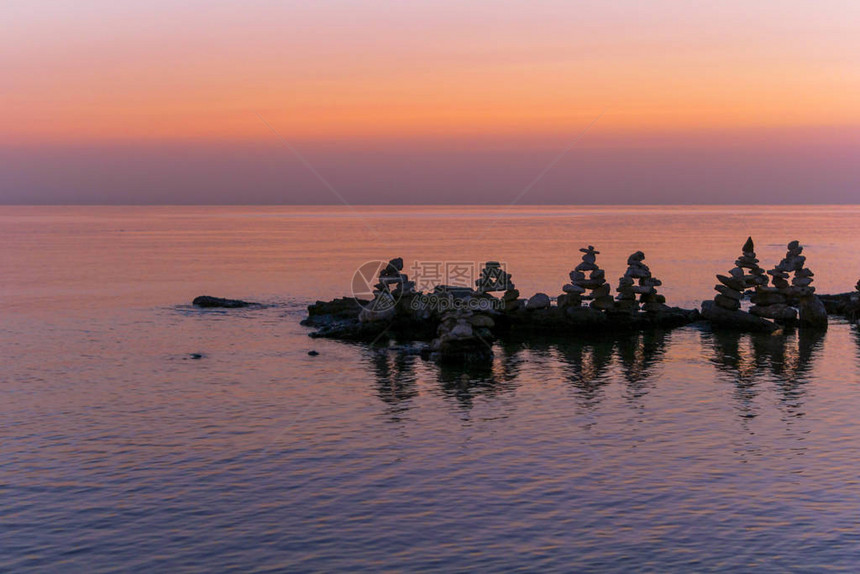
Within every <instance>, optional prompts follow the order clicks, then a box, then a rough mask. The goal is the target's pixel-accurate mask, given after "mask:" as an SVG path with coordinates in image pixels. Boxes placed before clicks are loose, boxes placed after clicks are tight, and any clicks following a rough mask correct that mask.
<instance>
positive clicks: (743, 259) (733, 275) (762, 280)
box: [714, 237, 767, 311]
mask: <svg viewBox="0 0 860 574" xmlns="http://www.w3.org/2000/svg"><path fill="white" fill-rule="evenodd" d="M741 251H742V252H743V254H742V255H741V256H740V257H739V258H738V259H737V260H736V261H735V267H734V268H733V269H732V270H731V271H729V274H728V275H717V281H719V282H720V284H719V285H715V286H714V289H715V290H716V291H717V295H716V297H714V304H716V305H717V306H718V307H721V308H723V309H727V310H729V311H737V310H739V309H740V308H741V299H743V297H744V291H746V290H747V289H748V288H750V287H761V286H764V285H767V276H766V275H765V273H764V270H763V269H762V268H761V267H759V265H758V259H757V258H756V256H755V245H754V244H753V240H752V237H748V238H747V240H746V242H745V243H744V245H743V247H742V248H741ZM746 270H749V273H747V272H746Z"/></svg>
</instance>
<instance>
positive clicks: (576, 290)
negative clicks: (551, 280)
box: [561, 283, 585, 295]
mask: <svg viewBox="0 0 860 574" xmlns="http://www.w3.org/2000/svg"><path fill="white" fill-rule="evenodd" d="M561 290H562V291H564V292H565V293H572V294H577V295H582V294H583V293H585V287H580V286H579V285H573V284H571V283H568V284H567V285H564V286H562V288H561Z"/></svg>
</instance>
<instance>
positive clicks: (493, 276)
mask: <svg viewBox="0 0 860 574" xmlns="http://www.w3.org/2000/svg"><path fill="white" fill-rule="evenodd" d="M475 285H477V287H478V293H491V292H493V291H507V290H509V289H513V288H514V282H513V281H512V280H511V274H510V273H508V272H507V271H505V270H504V268H503V267H502V264H501V263H499V262H498V261H487V262H486V263H485V264H484V268H483V269H481V276H480V277H479V278H478V279H477V280H476V281H475Z"/></svg>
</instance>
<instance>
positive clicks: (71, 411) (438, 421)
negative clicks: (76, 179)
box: [0, 207, 860, 572]
mask: <svg viewBox="0 0 860 574" xmlns="http://www.w3.org/2000/svg"><path fill="white" fill-rule="evenodd" d="M4 209H5V211H4V213H0V243H2V245H4V246H5V245H12V246H15V248H14V249H6V250H5V251H3V255H4V256H5V259H4V261H3V264H4V267H3V273H4V275H3V281H4V282H5V283H3V284H2V286H0V291H2V293H0V297H2V299H3V301H2V307H3V309H2V313H0V315H2V317H0V391H2V394H3V396H2V400H0V421H2V424H0V444H2V445H3V449H2V451H0V492H2V494H3V501H4V507H3V510H4V517H3V519H4V521H3V526H0V532H2V534H0V537H2V542H0V548H2V551H0V571H4V572H5V571H10V572H17V571H23V570H32V571H56V570H64V571H75V572H77V571H81V572H103V571H104V572H108V571H111V572H112V571H115V570H116V569H117V565H118V564H121V565H122V567H123V568H125V569H128V570H135V571H147V572H148V571H159V572H160V571H176V570H190V569H198V570H205V571H212V570H215V571H236V572H240V571H241V572H246V571H269V572H275V571H285V570H286V571H342V570H350V571H366V572H377V571H380V570H409V571H411V570H443V571H448V570H456V569H461V570H476V571H507V570H520V571H534V570H542V571H571V570H576V571H589V572H598V571H599V572H605V571H612V572H627V571H630V570H631V569H636V566H640V567H641V569H643V570H649V571H715V570H718V571H750V570H753V569H771V570H786V571H805V572H806V571H823V570H841V571H855V570H856V565H857V563H858V559H857V557H858V556H860V542H859V541H858V537H857V516H858V515H860V483H858V481H857V469H858V468H860V449H858V448H857V445H858V444H860V419H858V417H857V405H860V331H858V328H857V327H856V326H851V325H847V324H845V323H839V322H834V323H833V324H831V326H830V328H829V330H828V332H827V334H826V336H825V337H824V338H823V339H821V337H820V335H816V334H815V333H804V332H787V333H785V334H780V335H776V336H773V337H759V336H747V335H737V334H726V335H719V336H717V335H713V334H710V333H707V332H702V331H700V330H697V329H696V328H692V327H687V328H682V329H677V330H673V331H671V333H641V334H630V335H628V336H624V337H616V338H606V339H595V338H593V337H589V336H584V337H582V338H580V339H575V338H568V339H566V340H559V339H553V340H534V339H530V340H529V341H527V342H524V341H499V342H497V343H496V344H495V346H494V352H495V358H494V360H493V362H492V364H490V365H488V366H487V367H486V368H485V369H483V370H477V371H475V370H471V371H463V370H461V369H457V368H454V367H445V368H440V367H438V366H436V365H435V364H434V363H431V362H428V361H425V360H423V359H421V358H420V357H417V356H415V355H411V354H409V353H398V352H396V351H393V350H386V351H382V352H379V351H378V350H377V349H371V348H368V347H366V346H360V345H348V344H342V343H339V342H337V341H328V340H310V339H308V336H307V335H308V330H307V329H305V328H304V327H301V326H300V325H299V320H300V319H301V318H302V316H303V315H304V312H305V309H306V306H307V305H308V304H310V303H313V301H315V300H316V299H331V298H334V297H340V296H342V295H344V294H345V293H348V289H349V279H350V277H351V275H352V271H353V270H354V269H355V268H356V267H357V266H358V265H361V264H362V263H363V262H365V261H369V260H373V259H380V258H385V259H390V258H391V257H393V256H402V257H404V259H406V260H407V261H416V260H422V261H448V260H451V258H454V257H456V260H458V261H486V260H487V259H488V258H490V257H492V258H498V259H499V260H501V261H504V262H505V263H506V264H507V268H508V269H509V270H510V271H512V272H513V273H514V279H515V280H516V282H517V285H518V287H519V288H520V290H521V292H522V293H523V294H524V295H526V294H531V293H534V292H536V291H544V292H551V293H555V292H556V291H554V290H555V289H558V286H559V284H560V281H561V282H563V280H564V277H566V276H567V273H568V271H569V270H570V268H571V262H572V261H571V259H575V260H578V259H579V256H578V255H577V254H576V249H577V248H578V246H579V245H584V244H587V243H593V244H595V245H598V246H599V248H600V251H601V252H602V255H601V257H602V258H604V259H605V261H606V267H607V274H608V275H610V274H614V273H617V274H620V273H622V272H623V267H624V266H623V261H625V260H626V257H627V255H628V254H629V253H630V252H631V250H632V249H634V248H635V249H642V250H643V251H645V252H646V253H647V254H648V258H649V261H651V260H652V258H653V264H652V265H651V267H652V268H653V269H654V270H655V271H658V272H659V275H660V276H661V278H662V279H663V281H664V283H665V285H666V294H667V297H668V298H669V299H670V301H672V302H673V303H675V304H678V305H681V306H688V307H692V306H697V305H698V302H699V301H701V300H702V299H703V298H710V297H711V296H712V295H711V294H710V291H711V286H712V285H713V276H714V275H713V274H714V272H715V271H716V270H719V269H723V268H724V265H725V261H726V258H729V257H730V258H733V257H735V255H736V252H737V246H738V245H739V243H740V242H742V241H743V239H744V238H746V237H747V235H749V234H750V233H753V235H754V236H755V237H756V239H759V238H761V239H760V241H761V248H760V257H761V259H762V261H778V260H779V258H780V257H782V255H783V254H784V252H785V244H786V242H787V241H789V240H792V239H799V240H801V241H803V242H804V243H805V244H807V245H808V247H807V249H808V250H809V256H810V265H811V266H813V268H814V269H815V271H816V284H817V285H820V287H819V291H820V292H840V291H845V290H847V289H848V288H850V287H851V286H853V285H854V283H856V281H857V276H856V270H857V269H858V268H860V252H858V251H857V250H856V245H857V243H858V241H860V225H858V222H860V208H856V207H839V208H838V209H836V208H827V207H821V208H815V207H813V208H810V207H804V208H802V209H801V208H777V209H771V208H752V207H745V208H743V209H736V208H731V207H724V208H683V209H678V208H666V209H663V208H659V209H658V208H647V209H645V208H641V209H640V208H621V209H616V208H600V209H597V208H585V209H583V208H577V207H568V208H553V209H552V210H548V209H546V208H541V209H532V208H523V209H522V210H520V209H519V208H518V209H517V210H516V212H515V213H514V212H510V210H505V211H502V210H500V209H496V210H493V209H492V208H490V209H485V208H462V207H458V208H439V209H437V210H435V211H433V210H432V209H430V208H415V209H411V208H410V209H407V208H390V209H389V208H380V209H376V208H373V209H370V208H368V209H366V210H363V214H364V215H367V219H368V221H369V223H370V224H371V225H372V226H373V227H375V228H376V230H377V231H378V232H379V235H380V237H374V236H371V235H369V234H368V233H367V228H366V225H365V223H366V222H365V221H362V220H361V219H360V218H354V217H347V216H345V215H344V213H341V212H336V213H332V210H330V209H319V208H313V209H309V208H308V209H306V208H226V207H225V208H218V209H210V208H193V209H192V208H173V207H171V208H167V207H164V208H135V209H127V208H122V209H113V208H89V207H87V208H49V209H42V208H15V209H14V210H11V211H10V210H8V209H6V208H4ZM428 210H430V211H433V213H435V215H434V216H432V217H426V213H427V212H428ZM335 211H337V210H335ZM505 213H510V215H511V216H510V217H508V216H507V215H505ZM547 214H551V217H550V216H548V215H547ZM488 216H489V217H490V218H491V219H487V217H488ZM496 220H498V221H497V222H496ZM489 222H494V223H493V225H494V227H493V230H494V231H497V232H496V233H488V232H487V231H488V229H487V224H488V223H489ZM120 229H124V230H126V231H124V232H119V231H118V230H120ZM787 230H802V232H803V233H805V234H806V236H805V237H795V236H793V234H794V232H792V235H788V236H786V233H787ZM811 238H814V242H808V240H809V239H811ZM392 249H396V251H395V252H393V253H392V252H391V250H392ZM812 262H814V265H813V264H812ZM614 276H616V277H617V276H618V275H614ZM203 293H209V294H212V295H223V296H232V297H238V298H243V299H254V300H260V301H265V302H275V303H276V302H281V303H283V305H282V306H272V307H267V308H264V309H260V310H256V311H253V312H232V311H230V312H227V311H225V312H218V313H215V312H196V311H195V310H192V309H188V308H184V309H182V310H181V311H179V312H177V310H178V309H177V305H181V304H187V303H188V302H189V301H190V300H191V299H192V298H193V297H194V296H196V295H200V294H203ZM310 349H314V350H316V351H318V352H319V355H318V356H308V351H309V350H310ZM192 352H199V353H201V354H202V357H201V358H200V359H199V360H190V359H188V354H189V353H192ZM750 412H752V413H753V414H754V415H755V416H754V417H746V416H744V414H745V413H750ZM801 413H803V414H804V416H802V417H801V416H799V415H800V414H801ZM739 414H740V415H741V417H739V416H738V415H739Z"/></svg>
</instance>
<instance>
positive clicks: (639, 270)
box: [615, 251, 668, 312]
mask: <svg viewBox="0 0 860 574" xmlns="http://www.w3.org/2000/svg"><path fill="white" fill-rule="evenodd" d="M644 260H645V254H644V253H642V252H641V251H637V252H636V253H633V254H632V255H631V256H630V257H628V258H627V271H625V273H624V276H623V277H621V278H620V279H619V280H618V288H617V289H616V291H618V296H617V297H616V303H615V308H616V309H618V310H620V311H630V312H635V311H638V310H639V304H640V303H641V304H642V310H643V311H648V312H656V311H664V310H666V309H668V307H667V306H666V297H664V296H663V295H660V294H658V293H657V287H659V286H660V285H662V284H663V282H662V281H660V280H659V279H657V278H656V277H652V276H651V270H650V269H649V268H648V266H647V265H645V263H643V261H644ZM636 295H639V301H636Z"/></svg>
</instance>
